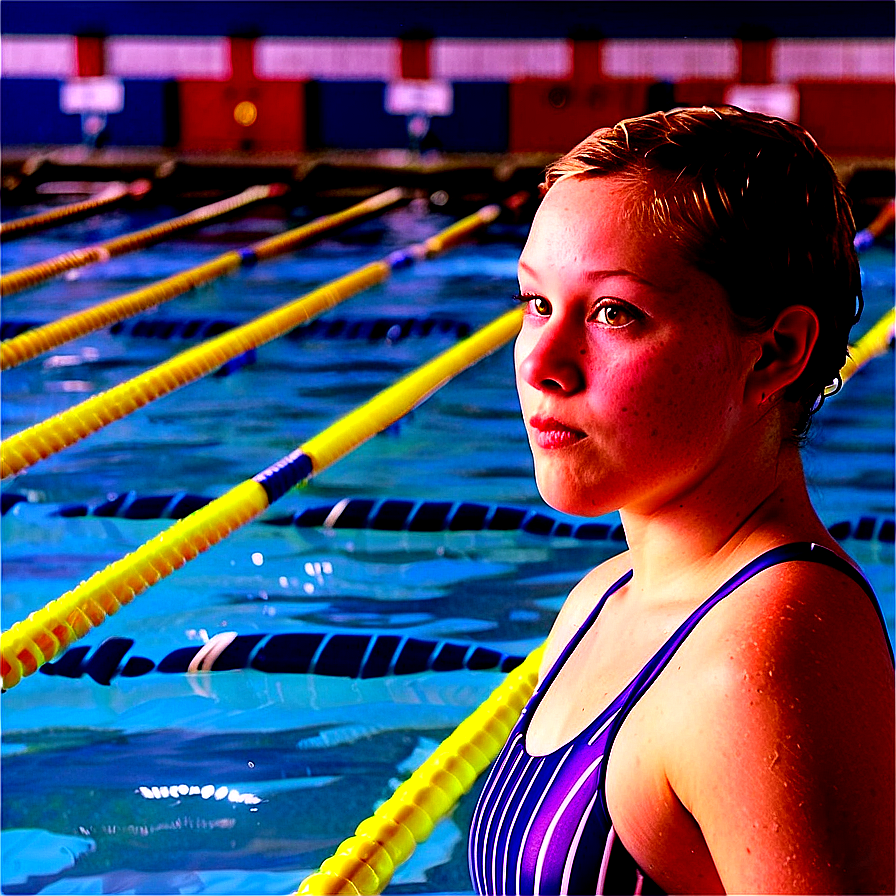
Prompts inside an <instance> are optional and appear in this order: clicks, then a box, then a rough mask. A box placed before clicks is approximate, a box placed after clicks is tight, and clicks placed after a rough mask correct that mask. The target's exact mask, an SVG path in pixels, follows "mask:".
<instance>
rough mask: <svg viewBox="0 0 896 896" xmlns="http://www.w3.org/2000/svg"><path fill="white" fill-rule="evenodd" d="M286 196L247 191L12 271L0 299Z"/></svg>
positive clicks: (1, 282) (267, 189) (272, 187)
mask: <svg viewBox="0 0 896 896" xmlns="http://www.w3.org/2000/svg"><path fill="white" fill-rule="evenodd" d="M285 192H286V187H285V186H284V185H283V184H267V185H265V186H257V187H249V189H248V190H243V192H242V193H238V194H237V195H236V196H230V197H228V198H227V199H222V200H221V201H220V202H213V203H212V204H211V205H206V206H203V207H202V208H197V209H193V211H191V212H187V214H185V215H180V216H179V217H177V218H172V219H171V220H169V221H162V222H161V223H160V224H153V225H152V227H145V228H144V229H143V230H136V231H134V232H133V233H125V234H123V235H122V236H117V237H114V238H113V239H111V240H104V241H103V242H102V243H96V244H95V245H93V246H85V247H84V248H82V249H75V250H73V251H72V252H64V253H63V254H62V255H57V256H55V257H54V258H48V259H47V260H46V261H40V262H38V263H37V264H33V265H29V266H28V267H25V268H19V270H17V271H11V272H10V273H8V274H4V275H3V276H2V277H0V295H3V296H10V295H13V294H14V293H17V292H21V291H22V290H23V289H28V288H29V287H32V286H37V284H38V283H43V282H44V281H46V280H50V279H52V278H53V277H56V276H58V275H59V274H62V273H63V272H65V271H71V270H74V269H75V268H81V267H84V266H85V265H88V264H94V263H95V262H98V261H108V260H109V259H110V258H115V257H116V256H118V255H125V254H126V253H128V252H134V251H136V250H137V249H144V248H146V247H147V246H151V245H153V244H154V243H158V242H161V241H162V240H165V239H168V237H170V236H173V235H174V234H175V233H180V232H181V231H184V230H187V229H189V228H191V227H199V226H200V225H201V224H207V223H208V222H209V221H214V220H215V219H216V218H220V217H222V216H223V215H226V214H229V213H230V212H234V211H236V210H237V209H241V208H245V207H246V206H247V205H252V204H253V203H255V202H259V201H260V200H262V199H272V198H274V197H276V196H282V195H283V194H284V193H285Z"/></svg>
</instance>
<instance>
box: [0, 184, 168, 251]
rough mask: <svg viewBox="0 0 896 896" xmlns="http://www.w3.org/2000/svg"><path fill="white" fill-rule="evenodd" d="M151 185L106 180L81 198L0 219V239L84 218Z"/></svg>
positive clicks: (142, 194) (138, 194)
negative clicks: (2, 220)
mask: <svg viewBox="0 0 896 896" xmlns="http://www.w3.org/2000/svg"><path fill="white" fill-rule="evenodd" d="M151 189H152V184H151V183H150V182H149V181H148V180H145V179H141V180H135V181H134V182H133V183H132V184H123V183H120V182H115V183H110V184H107V185H106V187H105V188H104V189H102V190H100V191H99V192H98V193H96V194H95V195H94V196H92V197H91V198H90V199H85V200H83V201H82V202H72V203H69V204H68V205H64V206H62V207H61V208H54V209H50V210H49V211H46V212H39V213H38V214H35V215H27V216H25V217H21V218H15V219H13V220H12V221H4V222H3V223H2V224H0V240H3V241H6V240H11V239H16V238H17V237H20V236H25V235H26V234H29V233H34V232H35V231H38V230H47V229H49V228H51V227H58V226H59V225H60V224H68V223H69V222H71V221H77V220H78V219H79V218H86V217H87V216H88V215H92V214H95V213H96V212H99V211H106V210H108V209H110V208H112V207H113V206H115V205H118V203H119V202H121V201H122V200H123V199H126V198H127V197H128V196H130V197H132V198H134V199H140V198H142V197H143V196H145V195H146V194H147V193H148V192H149V191H150V190H151Z"/></svg>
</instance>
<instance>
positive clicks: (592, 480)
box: [470, 107, 896, 894]
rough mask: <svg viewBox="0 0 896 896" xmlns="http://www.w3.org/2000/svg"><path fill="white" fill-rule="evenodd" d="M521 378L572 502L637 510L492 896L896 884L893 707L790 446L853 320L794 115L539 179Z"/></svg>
mask: <svg viewBox="0 0 896 896" xmlns="http://www.w3.org/2000/svg"><path fill="white" fill-rule="evenodd" d="M545 190H546V192H545V195H544V199H543V202H542V204H541V206H540V208H539V210H538V212H537V214H536V216H535V220H534V222H533V225H532V230H531V233H530V235H529V239H528V241H527V243H526V247H525V249H524V250H523V254H522V257H521V259H520V263H519V272H520V273H519V277H520V286H521V293H522V296H521V297H522V299H523V300H524V301H525V302H526V314H525V319H524V323H523V327H522V331H521V333H520V335H519V338H518V340H517V343H516V352H515V363H516V371H517V385H518V389H519V395H520V403H521V406H522V411H523V416H524V419H525V422H526V428H527V431H528V435H529V441H530V444H531V449H532V453H533V456H534V460H535V472H536V478H537V482H538V488H539V491H540V492H541V494H542V496H543V497H544V499H545V500H546V501H547V502H548V503H549V504H550V505H551V506H553V507H555V508H557V509H558V510H562V511H565V512H568V513H574V514H582V515H589V516H591V515H599V514H604V513H607V512H609V511H612V510H619V512H620V515H621V517H622V522H623V525H624V527H625V533H626V540H627V542H628V550H627V551H626V552H625V553H623V554H620V555H619V556H617V557H614V558H612V559H611V560H608V561H607V562H606V563H604V564H602V565H601V566H599V567H598V568H597V569H595V570H593V571H592V572H591V573H590V574H589V575H587V576H586V577H585V578H584V579H583V580H582V581H581V582H580V583H579V584H578V585H577V586H576V588H575V589H573V591H572V593H571V594H570V596H569V598H568V600H567V601H566V603H565V605H564V607H563V609H562V610H561V612H560V614H559V617H558V619H557V621H556V624H555V626H554V629H553V631H552V632H551V635H550V638H549V640H548V644H547V648H546V652H545V657H544V662H543V666H542V670H541V681H540V684H539V686H538V689H537V690H536V692H535V695H534V696H533V698H532V700H531V701H530V703H529V705H528V706H527V707H526V709H525V710H524V712H523V715H522V717H521V719H520V722H519V723H518V725H517V726H516V727H515V728H514V730H513V732H512V733H511V736H510V738H509V740H508V742H507V744H506V745H505V747H504V749H503V751H502V753H501V755H500V756H499V757H498V759H497V761H496V763H495V764H494V766H493V768H492V772H491V775H490V777H489V779H488V780H487V782H486V784H485V786H484V788H483V791H482V795H481V797H480V801H479V805H478V806H477V809H476V812H475V815H474V818H473V825H472V830H471V835H470V868H471V875H472V880H473V884H474V886H475V888H476V890H477V891H478V892H480V893H490V894H497V893H542V894H554V893H573V894H583V893H615V894H622V893H640V892H643V893H649V892H653V893H656V892H666V893H673V892H674V893H741V894H758V893H799V894H805V893H828V894H832V893H853V894H855V893H890V894H892V893H893V892H896V889H894V780H893V772H894V741H893V721H894V690H893V661H892V653H891V650H890V645H889V641H888V638H887V635H886V632H885V629H884V627H883V624H882V619H881V617H880V613H879V610H878V608H877V603H876V600H875V598H874V595H873V593H872V592H871V589H870V587H869V585H868V584H867V582H866V581H865V579H864V578H863V576H862V575H861V573H860V572H859V571H858V570H857V569H856V567H855V566H854V564H853V562H852V561H851V560H850V559H849V558H848V557H847V555H846V554H845V553H844V552H843V550H842V549H841V548H840V546H839V545H838V544H837V543H836V541H834V540H833V539H832V538H831V537H830V535H829V534H828V532H827V530H826V529H825V526H824V525H823V524H822V523H821V521H820V520H819V518H818V516H817V515H816V513H815V511H814V510H813V508H812V506H811V503H810V500H809V496H808V494H807V489H806V484H805V480H804V476H803V470H802V466H801V462H800V453H799V443H800V439H801V437H802V436H803V435H804V434H805V431H806V427H807V424H808V420H809V416H810V414H811V413H812V412H813V411H814V410H815V409H817V407H818V406H819V405H820V403H821V401H822V396H823V392H824V389H825V387H826V386H828V385H829V384H831V383H832V382H833V381H835V380H836V379H837V374H838V371H839V369H840V367H841V366H842V364H843V362H844V360H845V357H846V346H847V338H848V335H849V330H850V327H851V326H852V324H853V323H854V322H855V321H856V320H857V318H858V314H859V313H860V312H861V304H862V302H861V288H860V280H859V269H858V264H857V261H856V254H855V251H854V248H853V238H854V236H855V227H854V224H853V221H852V216H851V213H850V211H849V207H848V204H847V200H846V197H845V194H844V191H843V189H842V187H841V185H840V183H839V182H838V180H837V177H836V175H835V173H834V171H833V169H832V167H831V164H830V161H829V160H828V159H827V157H826V156H825V155H824V154H823V153H822V152H821V151H820V150H819V148H818V147H817V145H816V144H815V142H814V140H813V139H812V138H811V137H810V136H809V135H808V134H807V133H805V131H803V130H802V129H801V128H799V127H797V126H796V125H793V124H790V123H787V122H784V121H781V120H777V119H771V118H767V117H765V116H761V115H757V114H751V113H747V112H743V111H741V110H738V109H734V108H730V107H729V108H719V109H708V108H702V109H681V110H676V111H674V112H670V113H666V114H662V113H658V114H655V115H648V116H644V117H642V118H636V119H630V120H627V121H623V122H621V123H620V124H618V125H617V126H616V127H614V128H604V129H601V130H598V131H596V132H595V133H594V134H592V135H591V136H590V137H589V138H588V139H586V140H585V141H584V142H583V143H581V144H580V145H579V146H577V147H576V148H575V149H574V150H572V152H570V153H569V154H568V155H567V156H565V157H563V158H562V159H560V160H559V161H558V162H556V163H555V164H554V165H553V166H551V168H550V169H549V170H548V174H547V181H546V184H545Z"/></svg>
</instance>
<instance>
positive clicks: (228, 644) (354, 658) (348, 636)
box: [40, 632, 525, 685]
mask: <svg viewBox="0 0 896 896" xmlns="http://www.w3.org/2000/svg"><path fill="white" fill-rule="evenodd" d="M133 646H134V639H133V638H121V637H114V638H107V639H106V640H105V641H103V642H102V643H101V644H100V645H99V646H98V647H96V648H95V649H94V648H91V647H90V646H89V645H83V644H82V645H79V646H78V647H72V648H71V650H67V651H66V652H65V653H63V654H62V656H60V658H59V659H58V660H56V661H54V662H48V663H44V664H43V665H42V666H41V667H40V672H41V673H42V674H43V675H54V676H60V677H63V678H81V677H83V676H84V675H87V676H89V677H90V678H92V679H93V680H94V681H95V682H97V684H101V685H109V684H110V683H111V682H112V680H113V679H114V678H118V677H119V676H121V677H123V678H137V677H139V676H143V675H147V674H149V673H150V672H152V671H156V672H161V673H165V674H175V673H181V674H183V673H195V672H231V671H233V670H235V669H250V670H255V671H256V672H266V673H269V674H275V673H279V674H292V675H329V676H337V677H339V678H361V679H367V678H385V677H386V676H392V675H418V674H420V673H422V672H456V671H458V670H461V669H466V670H468V671H471V672H472V671H496V672H510V671H511V670H513V669H515V668H516V667H517V666H519V665H520V663H522V661H523V660H524V659H525V657H522V656H518V655H515V654H510V653H505V652H503V651H500V650H494V649H493V648H491V647H486V646H485V645H483V644H464V643H459V642H457V641H445V640H438V641H437V640H433V639H429V638H416V637H411V636H407V635H396V634H389V633H383V632H377V633H359V632H284V633H280V634H274V635H272V634H264V633H259V632H255V633H253V634H251V635H240V634H237V633H236V632H218V633H217V634H216V635H213V636H212V637H211V638H209V640H208V641H206V642H205V643H204V644H198V645H197V644H194V645H192V646H190V647H178V648H177V649H175V650H172V651H171V652H169V653H168V654H167V655H166V656H164V657H163V658H162V659H161V660H159V662H158V663H155V662H153V661H152V660H151V659H149V658H147V657H145V656H136V655H135V656H128V653H129V652H130V650H131V648H132V647H133Z"/></svg>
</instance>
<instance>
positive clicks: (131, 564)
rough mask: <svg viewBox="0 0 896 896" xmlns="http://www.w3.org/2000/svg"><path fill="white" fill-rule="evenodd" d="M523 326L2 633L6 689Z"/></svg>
mask: <svg viewBox="0 0 896 896" xmlns="http://www.w3.org/2000/svg"><path fill="white" fill-rule="evenodd" d="M521 322H522V309H521V308H514V309H513V310H511V311H509V312H507V313H506V314H503V315H501V316H500V317H499V318H497V319H496V320H494V321H492V322H491V323H490V324H487V325H486V326H485V327H483V328H482V329H480V330H478V331H477V332H476V333H474V334H473V335H472V336H470V337H469V338H467V339H465V340H464V341H463V342H460V343H458V344H457V345H454V346H452V347H451V348H449V349H447V350H446V351H444V352H442V353H441V354H440V355H437V356H436V357H435V358H433V359H432V360H431V361H429V362H427V363H426V364H424V365H423V366H421V367H419V368H417V369H416V370H415V371H413V372H412V373H410V374H408V375H407V376H406V377H404V378H402V379H401V380H399V381H398V382H396V383H394V384H393V385H392V386H389V387H388V388H387V389H384V390H383V391H382V392H380V393H378V394H377V395H376V396H374V397H373V398H372V399H371V400H370V401H368V402H366V403H365V404H363V405H361V406H360V407H358V408H356V409H355V410H354V411H352V412H350V413H349V414H346V415H345V416H344V417H342V418H341V419H340V420H338V421H337V422H336V423H334V424H333V425H331V426H329V427H327V428H326V429H324V430H323V431H322V432H320V433H318V434H317V435H316V436H314V437H313V438H311V439H310V440H309V441H307V442H305V443H304V444H303V445H302V446H300V447H299V448H297V449H296V450H295V451H293V452H291V453H290V454H288V455H286V456H285V457H283V458H281V459H280V460H279V461H277V462H276V463H274V464H272V465H271V466H270V467H268V468H267V469H265V470H263V471H262V472H260V473H258V474H257V475H256V476H254V477H253V478H252V479H248V480H246V481H244V482H242V483H240V484H239V485H237V486H235V487H234V488H232V489H230V491H228V492H226V493H225V494H224V495H222V496H221V497H220V498H216V499H215V500H214V501H212V502H211V503H210V504H207V505H206V506H205V507H203V508H201V509H199V510H196V511H194V512H193V513H191V514H190V515H189V516H188V517H186V518H184V519H182V520H180V521H179V522H177V523H175V524H174V525H173V526H171V527H169V528H168V529H166V530H165V531H163V532H161V533H160V534H159V535H157V536H156V537H155V538H152V539H150V540H149V541H148V542H146V543H145V544H144V545H142V546H141V547H139V548H137V550H135V551H133V552H131V553H130V554H128V555H126V556H125V557H123V558H121V559H120V560H117V561H115V562H114V563H112V564H110V565H109V566H107V567H106V568H105V569H103V570H100V571H99V572H96V573H94V574H93V575H92V576H91V577H90V578H89V579H87V580H86V581H84V582H82V583H81V584H80V585H78V586H77V587H76V588H74V589H72V590H71V591H69V592H67V593H66V594H64V595H62V596H61V597H59V598H57V599H56V600H54V601H52V602H51V603H49V604H48V605H47V606H45V607H43V608H42V609H40V610H37V611H35V612H34V613H32V614H31V615H30V616H29V617H28V618H27V619H25V620H22V621H21V622H18V623H16V624H15V625H13V626H12V628H10V629H9V630H8V631H5V632H3V634H2V636H0V674H2V680H3V687H4V689H9V688H11V687H14V686H15V685H16V684H18V683H19V682H20V681H21V680H22V678H24V677H26V676H28V675H31V674H33V673H34V672H35V671H37V669H38V668H39V667H40V666H42V665H43V664H44V663H46V662H48V661H50V660H52V659H54V658H55V657H56V656H57V655H59V654H60V653H61V652H62V651H63V650H65V649H66V648H67V647H69V646H70V645H71V644H72V643H73V642H74V641H76V640H78V639H79V638H82V637H83V636H84V635H85V634H87V632H89V631H90V630H91V629H92V628H94V627H95V626H97V625H99V624H101V623H102V622H103V621H104V620H105V619H106V618H107V617H108V616H109V615H111V614H113V613H116V612H118V610H119V609H121V607H122V606H123V605H124V604H127V603H130V602H131V601H132V600H133V599H134V597H136V595H138V594H141V593H142V592H143V591H145V590H146V589H147V588H149V587H150V586H152V585H154V584H155V583H156V582H158V581H160V580H161V579H163V578H165V577H166V576H168V575H170V574H171V573H172V572H174V570H175V569H179V568H180V567H181V566H183V565H184V564H185V563H186V562H188V561H189V560H192V559H194V558H195V557H196V556H198V555H199V553H201V552H202V551H205V550H208V548H210V547H211V546H212V545H214V544H217V543H218V542H219V541H222V540H223V539H224V538H226V537H227V536H228V535H229V534H230V533H231V532H233V531H235V530H236V529H238V528H240V527H241V526H244V525H245V524H246V523H248V522H250V521H251V520H253V519H255V518H256V517H258V516H259V515H260V514H261V513H262V512H263V511H264V510H266V509H267V508H268V507H269V506H270V505H271V504H273V503H274V501H276V500H278V499H279V498H280V497H282V496H283V495H284V494H286V492H287V491H289V490H290V489H291V488H292V487H293V486H295V485H297V484H298V483H300V482H303V481H304V480H306V479H308V478H310V477H311V476H313V475H316V474H318V473H320V472H321V471H322V470H324V469H326V468H327V467H328V466H330V465H331V464H332V463H334V462H335V461H337V460H339V459H340V458H341V457H344V456H345V455H346V454H348V453H349V452H350V451H352V450H354V449H355V448H357V447H358V446H359V445H361V444H363V443H364V442H366V441H367V440H368V439H370V438H372V437H373V436H374V435H376V434H377V433H378V432H381V431H382V430H384V429H385V428H386V427H388V426H390V425H391V424H392V423H394V422H395V421H396V420H398V419H399V418H401V417H402V416H404V415H405V414H407V413H408V412H409V411H411V410H413V409H414V408H415V407H417V406H418V405H419V404H421V403H422V402H423V401H425V400H426V399H427V398H428V397H429V396H430V395H431V394H432V393H433V392H435V391H437V390H438V389H439V388H441V387H442V386H443V385H445V383H447V382H448V381H449V380H451V379H452V378H453V377H455V376H456V375H457V374H459V373H461V372H462V371H463V370H466V369H467V368H468V367H470V366H472V365H473V364H475V363H476V362H477V361H479V360H481V359H482V358H484V357H485V356H486V355H489V354H491V353H492V352H494V351H496V350H497V349H499V348H500V347H501V346H503V345H505V344H506V343H507V342H509V341H510V340H511V339H512V338H513V337H514V336H515V335H516V334H517V332H518V331H519V328H520V324H521Z"/></svg>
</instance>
